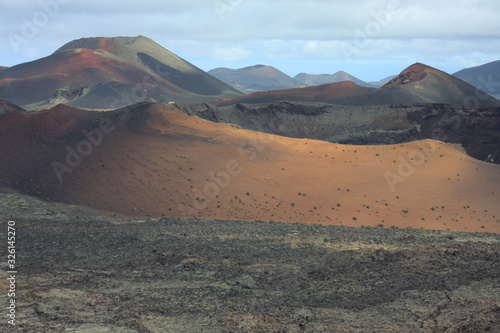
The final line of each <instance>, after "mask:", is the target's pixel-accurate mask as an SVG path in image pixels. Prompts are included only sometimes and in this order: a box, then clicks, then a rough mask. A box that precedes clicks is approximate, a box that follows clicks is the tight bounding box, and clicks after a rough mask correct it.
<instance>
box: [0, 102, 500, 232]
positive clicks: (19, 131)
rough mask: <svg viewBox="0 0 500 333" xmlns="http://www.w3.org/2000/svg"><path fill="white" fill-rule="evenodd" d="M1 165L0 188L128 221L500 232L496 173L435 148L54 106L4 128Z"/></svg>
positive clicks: (158, 109)
mask: <svg viewBox="0 0 500 333" xmlns="http://www.w3.org/2000/svg"><path fill="white" fill-rule="evenodd" d="M84 131H86V132H84ZM83 133H87V135H85V134H83ZM0 154H1V156H3V163H1V164H0V175H1V179H0V185H2V186H8V187H11V188H16V189H18V190H20V191H24V192H26V193H31V194H34V195H37V196H40V197H42V198H46V199H49V200H55V201H61V202H67V203H75V204H81V205H85V206H88V207H92V208H95V209H99V210H103V211H109V212H114V213H116V214H120V215H126V216H135V217H160V216H171V217H186V216H187V214H189V215H190V216H194V217H199V218H204V219H235V220H248V221H251V220H279V221H283V222H303V223H311V224H312V223H319V224H334V225H340V224H344V225H348V226H362V225H365V226H368V225H370V226H377V225H383V226H385V227H391V226H397V227H408V226H411V227H413V228H421V227H424V228H428V229H448V228H449V229H451V230H460V231H486V232H495V233H498V232H500V205H498V202H499V198H500V166H499V165H494V164H488V163H485V162H481V161H478V160H474V159H472V158H470V157H468V156H467V155H465V154H464V153H463V152H461V151H460V150H459V149H457V148H455V147H453V146H451V145H448V144H445V143H442V142H439V141H430V140H429V141H420V142H412V143H408V144H401V145H394V146H347V145H339V144H332V143H327V142H323V141H315V140H308V139H291V138H285V137H280V136H273V135H267V134H263V133H258V132H253V131H249V130H243V129H238V128H237V127H236V126H234V125H231V124H217V123H211V122H208V121H205V120H202V119H200V118H197V117H194V116H187V115H184V114H181V113H178V112H177V111H175V110H174V109H173V108H172V107H170V106H164V105H154V104H147V103H144V104H139V105H135V106H133V107H132V108H130V109H121V110H117V111H113V112H106V113H104V112H87V111H82V110H78V109H73V108H69V107H66V106H62V105H61V106H58V107H56V108H54V109H52V110H50V111H44V112H34V113H30V114H26V113H24V114H8V115H4V116H0ZM58 174H59V175H58ZM58 178H60V179H58ZM60 180H62V181H60Z"/></svg>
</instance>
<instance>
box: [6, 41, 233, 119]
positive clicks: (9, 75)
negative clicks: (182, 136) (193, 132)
mask: <svg viewBox="0 0 500 333" xmlns="http://www.w3.org/2000/svg"><path fill="white" fill-rule="evenodd" d="M239 95H241V93H240V92H239V91H237V90H236V89H234V88H232V87H230V86H228V85H227V84H225V83H223V82H221V81H220V80H218V79H216V78H214V77H213V76H211V75H209V74H207V73H205V72H204V71H202V70H201V69H199V68H197V67H195V66H194V65H192V64H190V63H189V62H187V61H185V60H184V59H182V58H180V57H178V56H177V55H175V54H173V53H172V52H170V51H168V50H166V49H164V48H163V47H161V46H160V45H158V44H156V43H155V42H153V41H152V40H151V39H149V38H146V37H143V36H139V37H116V38H104V37H100V38H83V39H79V40H74V41H72V42H69V43H67V44H66V45H64V46H63V47H61V48H60V49H58V50H57V51H55V52H54V53H53V54H52V55H50V56H48V57H45V58H42V59H39V60H35V61H33V62H28V63H24V64H20V65H17V66H13V67H10V68H7V69H4V70H2V71H0V98H3V99H6V100H8V101H10V102H12V103H15V104H18V105H21V106H23V107H25V108H26V109H28V110H33V109H42V108H46V107H48V106H53V105H56V104H59V103H65V104H68V105H73V106H78V107H83V108H92V109H115V108H117V107H120V106H124V105H130V104H134V103H137V102H141V101H158V102H170V101H182V102H203V101H208V100H212V99H216V98H230V97H236V96H239Z"/></svg>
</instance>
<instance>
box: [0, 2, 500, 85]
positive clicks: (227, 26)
mask: <svg viewBox="0 0 500 333" xmlns="http://www.w3.org/2000/svg"><path fill="white" fill-rule="evenodd" d="M137 35H143V36H147V37H149V38H152V39H153V40H155V41H156V42H157V43H159V44H160V45H162V46H163V47H165V48H167V49H169V50H170V51H172V52H174V53H176V54H178V55H180V56H181V57H183V58H185V59H186V60H188V61H189V62H191V63H193V64H195V65H196V66H198V67H200V68H201V69H203V70H207V71H208V70H210V69H213V68H216V67H229V68H241V67H246V66H252V65H256V64H265V65H271V66H274V67H276V68H278V69H280V70H282V71H283V72H285V73H287V74H288V75H291V76H295V75H296V74H298V73H300V72H307V73H313V74H321V73H334V72H336V71H339V70H344V71H347V72H349V73H351V74H353V75H355V76H357V77H358V78H360V79H362V80H367V81H374V80H379V79H382V78H385V77H386V76H389V75H392V74H398V73H399V72H400V71H401V70H403V69H404V68H405V67H407V66H409V65H411V64H413V63H415V62H423V63H425V64H428V65H430V66H433V67H437V68H439V69H441V70H444V71H446V72H448V73H454V72H456V71H458V70H460V69H462V68H466V67H471V66H477V65H481V64H484V63H487V62H490V61H495V60H500V38H499V37H500V2H498V1H494V0H458V1H449V0H446V1H445V0H432V1H430V0H422V1H405V0H366V1H362V0H361V1H337V0H309V1H303V0H301V1H296V0H286V1H285V0H273V1H269V0H266V1H263V0H183V1H178V0H176V1H173V0H165V1H148V0H143V1H128V0H120V1H118V0H108V1H105V2H104V1H102V0H99V1H95V0H88V1H83V0H2V3H1V4H0V65H3V66H12V65H15V64H19V63H22V62H27V61H32V60H35V59H37V58H40V57H44V56H47V55H49V54H51V53H52V52H54V51H55V50H56V49H57V48H59V47H60V46H62V45H63V44H65V43H67V42H69V41H71V40H73V39H77V38H82V37H95V36H107V37H113V36H137Z"/></svg>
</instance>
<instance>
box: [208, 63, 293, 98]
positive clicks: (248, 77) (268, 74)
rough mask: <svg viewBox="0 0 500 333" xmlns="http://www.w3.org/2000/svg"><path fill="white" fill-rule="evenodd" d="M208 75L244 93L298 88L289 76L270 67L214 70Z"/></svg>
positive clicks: (258, 66) (257, 66)
mask: <svg viewBox="0 0 500 333" xmlns="http://www.w3.org/2000/svg"><path fill="white" fill-rule="evenodd" d="M208 74H210V75H213V76H214V77H216V78H218V79H219V80H221V81H223V82H225V83H227V84H229V85H231V86H232V87H234V88H236V89H238V90H239V91H243V92H245V93H252V92H256V91H261V90H277V89H288V88H295V87H298V86H299V84H298V83H297V82H296V81H295V80H294V79H292V78H291V77H290V76H288V75H286V74H285V73H283V72H281V71H279V70H278V69H276V68H274V67H272V66H264V65H256V66H251V67H245V68H240V69H230V68H216V69H213V70H211V71H209V72H208Z"/></svg>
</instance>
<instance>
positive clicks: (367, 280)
mask: <svg viewBox="0 0 500 333" xmlns="http://www.w3.org/2000/svg"><path fill="white" fill-rule="evenodd" d="M0 211H1V212H2V219H3V221H2V224H1V225H2V229H1V237H2V239H5V237H6V234H7V221H8V220H14V221H15V222H16V254H17V257H16V265H17V267H16V268H17V272H18V273H17V280H16V283H17V285H16V294H17V298H16V305H17V308H16V326H15V327H12V326H11V325H9V324H8V323H7V316H6V314H7V312H6V309H5V306H2V309H3V310H2V312H3V313H4V314H2V316H1V317H2V318H3V319H2V321H1V322H0V331H2V332H485V331H488V332H498V331H500V284H499V282H498V281H499V277H500V259H499V258H500V235H497V234H487V233H459V232H449V231H429V230H414V229H382V228H347V227H339V226H336V227H334V226H316V225H304V224H283V223H277V222H234V221H220V220H212V221H202V220H179V219H155V220H131V219H126V218H119V217H116V216H108V215H104V214H101V213H96V212H93V211H90V210H86V209H83V208H80V207H77V206H68V205H60V204H53V203H48V202H43V201H39V200H37V199H33V198H31V197H26V196H21V195H18V194H15V193H12V192H9V191H7V190H2V191H0ZM3 244H5V243H3ZM1 258H2V259H1V262H2V271H1V276H0V278H1V281H2V282H1V283H0V288H1V289H2V292H1V296H2V298H3V301H2V304H4V305H5V304H7V303H6V302H7V293H8V289H9V286H8V285H7V283H6V282H5V281H7V280H6V277H7V273H6V271H7V246H6V245H3V246H2V248H1Z"/></svg>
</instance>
